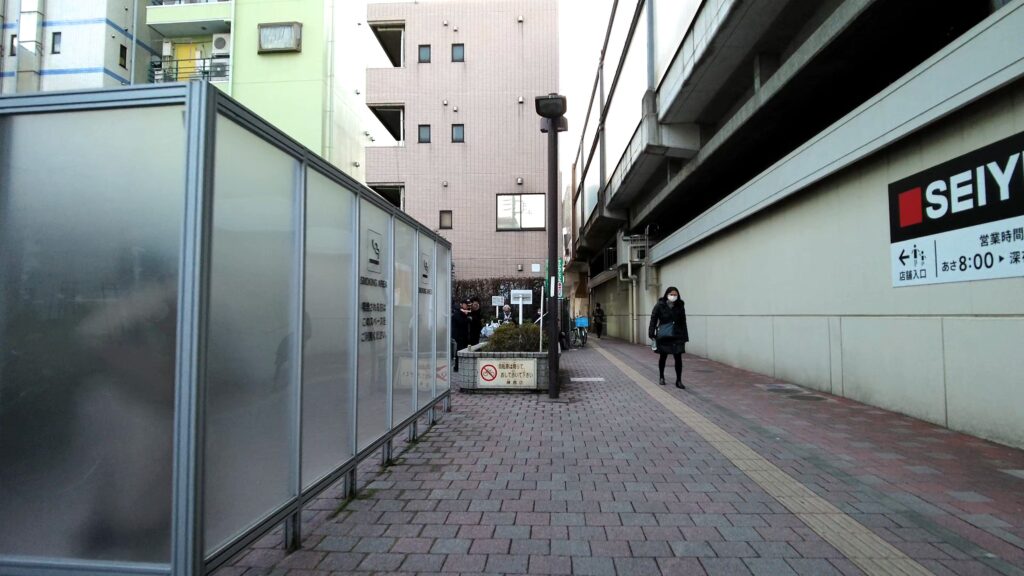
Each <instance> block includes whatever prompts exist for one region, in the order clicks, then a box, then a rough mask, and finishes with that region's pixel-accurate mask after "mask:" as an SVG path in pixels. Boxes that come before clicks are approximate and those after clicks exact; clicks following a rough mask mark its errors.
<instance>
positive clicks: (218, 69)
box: [210, 59, 231, 80]
mask: <svg viewBox="0 0 1024 576" xmlns="http://www.w3.org/2000/svg"><path fill="white" fill-rule="evenodd" d="M230 66H231V65H230V61H228V60H223V59H221V60H214V61H212V62H210V78H212V79H214V80H217V79H222V80H226V79H227V77H228V73H229V72H230V70H231V68H230Z"/></svg>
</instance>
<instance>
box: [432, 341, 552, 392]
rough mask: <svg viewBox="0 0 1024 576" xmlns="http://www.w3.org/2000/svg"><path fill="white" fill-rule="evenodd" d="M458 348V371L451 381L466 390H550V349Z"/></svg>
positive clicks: (480, 346)
mask: <svg viewBox="0 0 1024 576" xmlns="http://www.w3.org/2000/svg"><path fill="white" fill-rule="evenodd" d="M485 346H486V344H480V345H478V346H475V347H469V348H465V349H463V350H459V352H458V356H459V371H458V372H452V373H451V374H452V383H453V384H454V385H455V386H458V387H459V388H460V389H461V390H463V391H474V392H475V391H487V392H490V391H503V392H508V391H516V392H538V391H543V390H547V389H548V353H547V352H486V351H477V350H478V349H480V348H483V347H485Z"/></svg>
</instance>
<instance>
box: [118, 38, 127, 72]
mask: <svg viewBox="0 0 1024 576" xmlns="http://www.w3.org/2000/svg"><path fill="white" fill-rule="evenodd" d="M117 63H118V64H120V65H121V68H124V69H125V70H127V69H128V47H127V46H125V45H124V44H121V52H120V53H119V54H118V56H117Z"/></svg>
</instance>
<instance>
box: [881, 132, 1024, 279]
mask: <svg viewBox="0 0 1024 576" xmlns="http://www.w3.org/2000/svg"><path fill="white" fill-rule="evenodd" d="M1022 150H1024V133H1020V134H1017V135H1016V136H1011V137H1010V138H1007V139H1005V140H1001V141H999V142H996V143H995V144H991V145H989V146H986V147H984V148H981V149H979V150H975V151H973V152H970V153H968V154H965V155H963V156H960V157H958V158H954V159H952V160H950V161H948V162H944V163H942V164H939V165H938V166H934V167H932V168H929V169H927V170H924V171H922V172H919V173H917V174H914V175H913V176H909V177H907V178H904V179H902V180H900V181H898V182H894V183H892V184H890V185H889V242H890V244H889V245H890V249H889V252H890V255H889V257H890V264H891V268H892V285H893V286H895V287H901V286H915V285H921V284H939V283H945V282H965V281H972V280H989V279H994V278H1013V277H1017V276H1024V152H1021V151H1022Z"/></svg>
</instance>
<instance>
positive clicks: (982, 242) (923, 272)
mask: <svg viewBox="0 0 1024 576" xmlns="http://www.w3.org/2000/svg"><path fill="white" fill-rule="evenodd" d="M992 240H996V243H995V244H992V243H991V241H992ZM891 251H892V282H893V286H913V285H918V284H940V283H943V282H962V281H968V280H990V279H993V278H1013V277H1015V276H1024V263H1022V261H1021V256H1022V252H1024V216H1018V217H1016V218H1007V219H1006V220H999V221H996V222H991V223H989V224H979V225H977V226H971V227H969V228H961V229H960V230H953V231H951V232H943V233H941V234H933V235H931V236H922V237H921V238H915V239H913V240H905V241H903V242H897V243H895V244H892V248H891Z"/></svg>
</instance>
